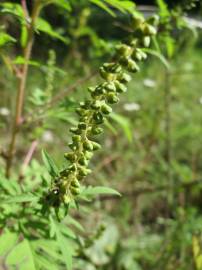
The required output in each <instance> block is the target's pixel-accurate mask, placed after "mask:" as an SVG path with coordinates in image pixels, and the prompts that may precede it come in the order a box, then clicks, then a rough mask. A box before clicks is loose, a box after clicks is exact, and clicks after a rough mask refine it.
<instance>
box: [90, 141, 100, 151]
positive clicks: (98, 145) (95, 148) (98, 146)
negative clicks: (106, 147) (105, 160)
mask: <svg viewBox="0 0 202 270" xmlns="http://www.w3.org/2000/svg"><path fill="white" fill-rule="evenodd" d="M92 144H93V151H96V150H99V149H101V145H100V144H99V143H96V142H92Z"/></svg>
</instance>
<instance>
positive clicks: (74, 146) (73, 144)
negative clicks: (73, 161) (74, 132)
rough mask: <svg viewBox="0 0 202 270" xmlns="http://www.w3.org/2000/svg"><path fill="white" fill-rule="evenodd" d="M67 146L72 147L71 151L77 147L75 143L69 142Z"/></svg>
mask: <svg viewBox="0 0 202 270" xmlns="http://www.w3.org/2000/svg"><path fill="white" fill-rule="evenodd" d="M68 146H69V148H70V149H72V150H73V151H75V150H76V149H77V147H78V145H75V143H69V144H68Z"/></svg>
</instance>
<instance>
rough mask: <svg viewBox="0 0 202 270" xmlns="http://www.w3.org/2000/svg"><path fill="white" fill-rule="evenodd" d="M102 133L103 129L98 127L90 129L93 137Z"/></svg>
mask: <svg viewBox="0 0 202 270" xmlns="http://www.w3.org/2000/svg"><path fill="white" fill-rule="evenodd" d="M102 132H103V129H102V128H100V127H92V128H91V133H92V134H93V135H99V134H101V133H102Z"/></svg>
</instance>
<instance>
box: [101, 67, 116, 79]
mask: <svg viewBox="0 0 202 270" xmlns="http://www.w3.org/2000/svg"><path fill="white" fill-rule="evenodd" d="M100 75H101V77H102V78H103V79H105V80H107V81H113V79H114V76H115V75H114V74H113V73H109V72H107V71H105V69H104V68H103V67H101V68H100Z"/></svg>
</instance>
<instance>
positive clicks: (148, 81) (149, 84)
mask: <svg viewBox="0 0 202 270" xmlns="http://www.w3.org/2000/svg"><path fill="white" fill-rule="evenodd" d="M143 84H144V86H146V87H150V88H154V87H155V86H156V82H155V81H154V80H151V79H145V80H144V81H143Z"/></svg>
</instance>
